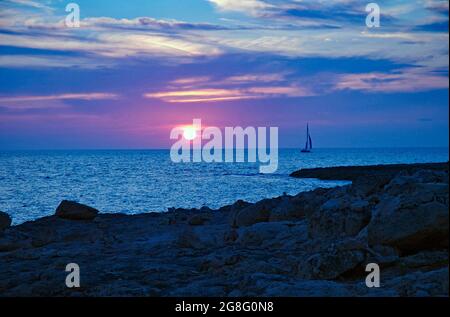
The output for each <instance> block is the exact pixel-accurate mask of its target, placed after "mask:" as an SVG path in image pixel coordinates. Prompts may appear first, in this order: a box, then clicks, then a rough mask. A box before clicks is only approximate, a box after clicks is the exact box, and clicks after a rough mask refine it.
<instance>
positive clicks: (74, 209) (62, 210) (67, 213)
mask: <svg viewBox="0 0 450 317" xmlns="http://www.w3.org/2000/svg"><path fill="white" fill-rule="evenodd" d="M98 213H99V211H98V210H97V209H95V208H92V207H89V206H86V205H83V204H79V203H77V202H74V201H68V200H63V201H62V202H61V203H60V204H59V206H58V208H56V213H55V215H56V216H58V217H59V218H63V219H69V220H93V219H94V218H95V217H96V216H97V214H98Z"/></svg>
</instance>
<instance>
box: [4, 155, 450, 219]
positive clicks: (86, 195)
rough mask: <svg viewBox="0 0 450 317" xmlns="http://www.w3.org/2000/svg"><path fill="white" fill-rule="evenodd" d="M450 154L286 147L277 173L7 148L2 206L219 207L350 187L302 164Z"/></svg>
mask: <svg viewBox="0 0 450 317" xmlns="http://www.w3.org/2000/svg"><path fill="white" fill-rule="evenodd" d="M448 159H449V156H448V148H417V149H413V148H402V149H315V150H314V151H313V152H312V153H309V154H301V153H300V152H299V150H293V149H281V150H280V151H279V159H278V170H277V172H276V173H274V174H260V173H259V163H178V164H176V163H172V162H171V160H170V156H169V151H167V150H114V151H107V150H86V151H84V150H83V151H8V152H0V210H2V211H5V212H7V213H9V214H10V215H11V216H12V217H13V223H14V224H19V223H22V222H25V221H28V220H33V219H36V218H39V217H43V216H47V215H51V214H53V213H54V211H55V208H56V207H57V205H58V204H59V202H60V201H61V200H63V199H69V200H75V201H78V202H81V203H84V204H88V205H90V206H93V207H95V208H97V209H99V210H100V211H101V212H108V213H126V214H135V213H143V212H150V211H159V212H163V211H166V210H167V209H168V208H170V207H177V208H178V207H180V208H199V207H202V206H208V207H210V208H219V207H221V206H223V205H227V204H231V203H233V202H235V201H236V200H238V199H244V200H246V201H250V202H255V201H258V200H260V199H263V198H269V197H276V196H279V195H282V194H283V193H284V192H286V193H288V194H297V193H299V192H301V191H309V190H312V189H315V188H318V187H332V186H338V185H342V184H346V182H342V181H320V180H316V179H295V178H291V177H289V174H290V173H291V172H293V171H295V170H298V169H300V168H312V167H327V166H343V165H369V164H388V163H416V162H445V161H448Z"/></svg>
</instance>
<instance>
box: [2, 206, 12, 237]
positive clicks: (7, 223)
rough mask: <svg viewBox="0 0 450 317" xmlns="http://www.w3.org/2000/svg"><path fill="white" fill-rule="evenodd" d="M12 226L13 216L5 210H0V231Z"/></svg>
mask: <svg viewBox="0 0 450 317" xmlns="http://www.w3.org/2000/svg"><path fill="white" fill-rule="evenodd" d="M9 226H11V217H10V216H9V215H8V214H7V213H6V212H3V211H0V233H1V232H2V231H3V230H5V229H6V228H8V227H9Z"/></svg>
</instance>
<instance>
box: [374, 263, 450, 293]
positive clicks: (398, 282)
mask: <svg viewBox="0 0 450 317" xmlns="http://www.w3.org/2000/svg"><path fill="white" fill-rule="evenodd" d="M448 273H449V272H448V267H445V268H442V269H438V270H434V271H429V272H421V271H418V272H413V273H410V274H406V275H403V276H399V277H395V278H393V279H391V280H389V281H386V282H385V283H383V282H382V285H381V286H382V288H387V289H395V290H397V292H398V294H399V296H419V297H420V296H445V297H448V286H449V276H448Z"/></svg>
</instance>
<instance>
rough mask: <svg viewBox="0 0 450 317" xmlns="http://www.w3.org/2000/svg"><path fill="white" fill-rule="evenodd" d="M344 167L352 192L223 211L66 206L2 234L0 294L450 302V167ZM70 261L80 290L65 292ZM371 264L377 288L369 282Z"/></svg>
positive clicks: (313, 193) (234, 206) (330, 191)
mask: <svg viewBox="0 0 450 317" xmlns="http://www.w3.org/2000/svg"><path fill="white" fill-rule="evenodd" d="M429 166H431V168H427V167H429ZM337 170H339V168H337ZM344 170H345V173H346V174H347V175H348V174H349V173H350V174H351V173H353V175H358V177H356V178H355V179H354V180H353V183H352V184H351V185H346V186H341V187H336V188H331V189H317V190H314V191H311V192H307V193H299V194H298V195H295V196H289V195H283V196H281V197H277V198H273V199H264V200H262V201H260V202H257V203H248V202H244V201H237V202H236V203H234V204H232V205H229V206H224V207H222V208H220V209H218V210H210V209H209V208H207V207H204V208H201V209H189V210H186V209H174V208H173V209H170V210H169V211H168V212H165V213H148V214H140V215H134V216H126V215H120V214H113V215H110V214H98V215H97V213H98V211H97V210H95V209H93V208H91V207H88V206H84V205H80V204H77V203H72V202H66V201H64V202H62V203H61V205H60V206H59V207H58V209H57V212H56V215H55V216H51V217H46V218H42V219H38V220H36V221H33V222H28V223H24V224H21V225H18V226H12V227H9V228H8V229H7V230H5V231H4V233H3V234H0V294H1V295H2V296H131V295H134V296H230V297H233V296H448V241H449V235H448V232H449V227H448V221H449V218H448V207H449V199H448V165H447V164H443V165H442V164H441V165H414V166H412V167H411V166H407V167H405V168H403V167H399V166H389V167H387V169H386V171H384V172H383V169H382V167H377V168H375V170H374V171H372V170H370V168H360V167H358V168H356V171H353V172H352V171H351V169H349V168H348V167H346V168H345V169H344ZM365 172H367V175H366V177H364V173H365ZM321 173H322V171H321ZM8 219H9V218H8ZM67 219H69V220H90V221H67ZM4 223H5V224H6V225H5V226H9V223H10V221H8V220H6V222H4ZM73 262H75V263H77V264H78V265H79V266H80V269H81V272H82V276H83V277H82V287H81V288H80V289H68V288H66V287H65V284H64V280H65V277H66V274H67V273H66V272H65V266H66V265H67V264H68V263H73ZM368 263H377V264H378V265H379V267H380V269H381V287H380V288H368V287H366V285H365V278H366V274H367V273H366V272H365V267H366V265H367V264H368Z"/></svg>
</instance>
